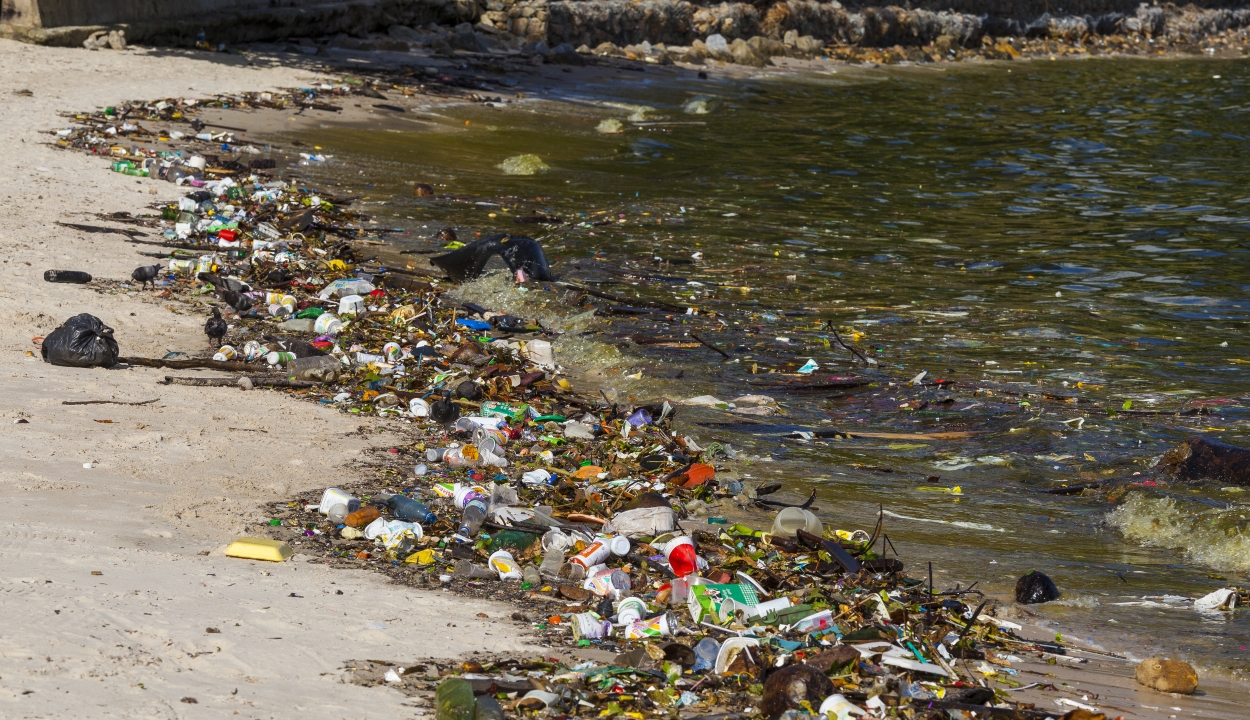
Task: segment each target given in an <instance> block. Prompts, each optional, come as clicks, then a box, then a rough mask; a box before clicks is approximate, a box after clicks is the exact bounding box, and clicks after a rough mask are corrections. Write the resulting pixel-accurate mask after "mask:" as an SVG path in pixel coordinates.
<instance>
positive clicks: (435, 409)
mask: <svg viewBox="0 0 1250 720" xmlns="http://www.w3.org/2000/svg"><path fill="white" fill-rule="evenodd" d="M459 417H460V406H459V405H457V404H455V403H454V402H452V401H451V396H450V395H444V396H443V399H441V400H435V401H434V402H433V403H431V404H430V419H431V420H433V421H434V422H436V423H438V424H439V425H443V426H447V425H451V424H452V423H454V422H455V421H456V419H457V418H459Z"/></svg>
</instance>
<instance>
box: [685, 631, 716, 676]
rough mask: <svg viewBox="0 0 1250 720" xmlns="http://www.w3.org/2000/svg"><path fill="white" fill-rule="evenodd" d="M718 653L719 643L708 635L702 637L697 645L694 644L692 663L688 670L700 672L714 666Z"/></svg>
mask: <svg viewBox="0 0 1250 720" xmlns="http://www.w3.org/2000/svg"><path fill="white" fill-rule="evenodd" d="M718 653H720V643H718V642H716V640H715V639H713V638H710V637H706V638H703V639H702V640H700V641H699V644H698V645H695V646H694V665H692V666H691V667H690V671H691V672H694V673H700V672H704V671H706V670H711V669H712V668H714V667H716V655H717V654H718Z"/></svg>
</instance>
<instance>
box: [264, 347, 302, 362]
mask: <svg viewBox="0 0 1250 720" xmlns="http://www.w3.org/2000/svg"><path fill="white" fill-rule="evenodd" d="M294 359H295V353H289V352H278V351H277V350H274V351H273V352H271V353H269V354H268V355H266V356H265V362H268V363H269V364H270V365H285V364H287V363H289V362H291V361H292V360H294Z"/></svg>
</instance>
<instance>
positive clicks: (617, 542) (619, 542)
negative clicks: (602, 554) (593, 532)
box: [603, 535, 629, 557]
mask: <svg viewBox="0 0 1250 720" xmlns="http://www.w3.org/2000/svg"><path fill="white" fill-rule="evenodd" d="M603 540H604V541H605V542H607V544H608V549H609V550H611V551H612V554H613V555H615V556H617V557H625V556H626V555H628V554H629V538H627V537H625V536H624V535H614V536H612V537H608V538H603Z"/></svg>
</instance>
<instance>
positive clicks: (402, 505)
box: [386, 494, 438, 525]
mask: <svg viewBox="0 0 1250 720" xmlns="http://www.w3.org/2000/svg"><path fill="white" fill-rule="evenodd" d="M386 507H387V508H389V509H390V511H391V513H393V514H394V515H395V517H397V518H399V519H400V520H407V521H408V522H415V523H421V524H422V525H432V524H433V523H435V522H437V521H438V517H437V516H435V515H434V513H433V512H431V511H430V509H429V508H428V507H426V506H425V503H423V502H421V501H419V500H413V499H412V498H410V497H407V496H404V495H399V494H395V495H391V496H390V497H388V498H386Z"/></svg>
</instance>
